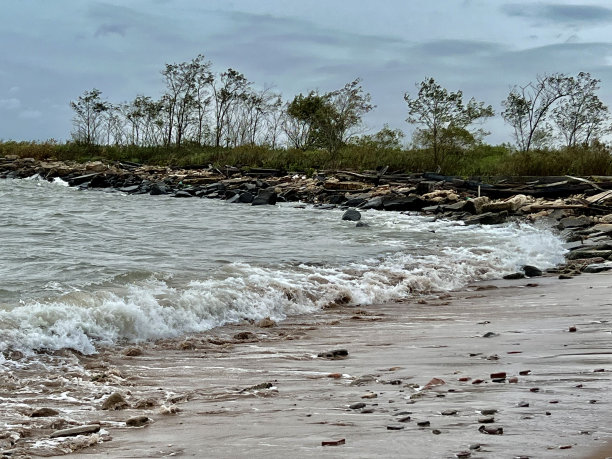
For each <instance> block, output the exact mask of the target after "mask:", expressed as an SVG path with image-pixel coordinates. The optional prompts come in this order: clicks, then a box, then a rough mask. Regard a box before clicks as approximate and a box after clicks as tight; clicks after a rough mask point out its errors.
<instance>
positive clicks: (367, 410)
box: [360, 408, 374, 414]
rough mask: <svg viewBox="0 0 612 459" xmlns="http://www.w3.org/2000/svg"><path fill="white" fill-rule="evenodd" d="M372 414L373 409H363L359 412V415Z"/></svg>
mask: <svg viewBox="0 0 612 459" xmlns="http://www.w3.org/2000/svg"><path fill="white" fill-rule="evenodd" d="M373 412H374V408H364V409H363V410H361V411H360V413H361V414H370V413H373Z"/></svg>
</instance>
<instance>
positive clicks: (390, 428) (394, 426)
mask: <svg viewBox="0 0 612 459" xmlns="http://www.w3.org/2000/svg"><path fill="white" fill-rule="evenodd" d="M405 428H406V426H402V425H397V424H392V425H388V426H387V430H403V429H405Z"/></svg>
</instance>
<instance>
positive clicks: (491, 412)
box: [480, 408, 497, 416]
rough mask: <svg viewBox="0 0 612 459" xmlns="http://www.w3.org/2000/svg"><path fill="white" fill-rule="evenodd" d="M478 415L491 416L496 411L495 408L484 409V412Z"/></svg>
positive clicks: (481, 411)
mask: <svg viewBox="0 0 612 459" xmlns="http://www.w3.org/2000/svg"><path fill="white" fill-rule="evenodd" d="M480 413H481V414H482V415H484V416H491V415H493V414H495V413H497V410H496V409H495V408H490V409H486V410H480Z"/></svg>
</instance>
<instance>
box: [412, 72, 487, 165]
mask: <svg viewBox="0 0 612 459" xmlns="http://www.w3.org/2000/svg"><path fill="white" fill-rule="evenodd" d="M417 87H418V88H419V92H418V94H417V97H416V98H414V99H413V98H411V97H410V95H409V94H408V93H406V94H405V95H404V100H405V101H406V103H407V104H408V118H407V119H406V121H407V122H408V123H411V124H417V125H421V126H423V127H422V128H418V129H417V130H416V132H415V135H414V140H415V143H417V144H420V145H423V146H425V147H427V148H429V149H431V151H432V153H433V160H434V162H435V164H436V165H437V166H438V167H442V165H443V163H444V161H445V159H446V155H447V154H448V153H449V152H450V151H453V150H460V149H462V148H463V147H464V146H465V145H468V144H472V143H474V142H476V141H478V140H480V139H481V138H482V137H484V136H485V135H487V134H488V133H486V132H484V131H483V130H482V129H476V130H474V129H471V130H470V127H471V126H472V124H474V123H475V122H477V121H482V120H484V119H486V118H490V117H491V116H493V115H494V112H493V107H492V106H491V105H485V104H484V102H477V101H476V100H475V99H474V98H471V99H470V100H469V101H468V103H467V104H464V103H463V92H462V91H457V92H449V91H448V90H446V89H445V88H443V87H442V86H440V85H439V84H438V83H436V81H435V80H434V79H433V78H425V79H424V80H423V81H422V82H421V83H420V85H417Z"/></svg>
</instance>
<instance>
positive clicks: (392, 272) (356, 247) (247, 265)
mask: <svg viewBox="0 0 612 459" xmlns="http://www.w3.org/2000/svg"><path fill="white" fill-rule="evenodd" d="M64 185H65V184H62V183H61V182H57V183H48V182H46V181H40V180H37V179H31V180H0V241H1V242H0V244H1V250H0V352H3V351H7V350H9V349H15V350H19V351H21V352H25V353H26V354H28V353H30V354H31V353H32V352H34V351H37V350H57V349H61V348H72V349H75V350H78V351H80V352H83V353H85V354H90V353H95V352H96V348H97V347H98V346H101V345H113V344H114V343H125V342H138V341H142V340H152V339H158V338H170V337H177V336H181V335H185V334H189V333H195V332H201V331H205V330H208V329H211V328H213V327H216V326H219V325H222V324H224V323H228V322H236V321H240V320H242V319H244V318H249V319H261V318H263V317H267V316H270V317H271V318H273V319H275V320H282V319H283V318H284V317H287V316H288V315H292V314H301V313H308V312H312V311H316V310H318V309H320V308H322V307H324V306H325V305H328V304H330V303H333V302H339V301H340V302H345V301H348V302H349V303H350V304H375V303H383V302H392V301H396V300H401V299H405V298H409V297H412V296H415V295H422V294H428V293H431V292H440V291H447V290H451V289H457V288H460V287H462V286H464V285H466V284H467V283H469V282H472V281H475V280H483V279H492V278H499V277H501V276H502V275H504V274H507V273H510V272H514V271H516V270H517V269H518V268H519V267H520V266H521V265H524V264H531V265H536V266H538V267H540V268H548V267H551V266H554V265H555V264H558V263H560V262H562V261H563V253H564V249H563V248H562V241H561V240H560V239H558V237H556V236H555V235H554V234H553V233H552V232H551V231H550V230H549V229H547V228H543V227H542V228H538V227H534V226H530V225H527V224H517V223H509V224H505V225H501V226H489V227H487V226H485V227H480V226H464V225H463V224H462V223H459V222H449V221H443V220H438V221H434V219H432V218H431V217H423V216H416V215H405V214H400V213H394V212H379V211H372V210H370V211H367V212H364V213H363V217H362V220H363V221H365V222H367V223H368V225H369V226H368V227H363V228H357V227H355V223H354V222H347V221H342V219H341V217H342V213H343V211H342V210H339V209H337V210H320V209H317V208H314V207H312V206H307V207H306V208H305V209H304V208H298V207H297V206H296V204H295V203H287V204H281V205H277V206H258V207H252V206H249V205H242V204H227V203H225V202H223V201H218V200H207V199H197V198H191V199H177V198H171V197H167V196H148V195H143V196H138V195H124V194H121V193H107V192H103V191H80V190H78V189H74V188H69V187H66V186H64ZM398 307H409V306H405V305H404V306H402V305H398ZM2 360H3V357H2V354H1V353H0V361H2Z"/></svg>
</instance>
